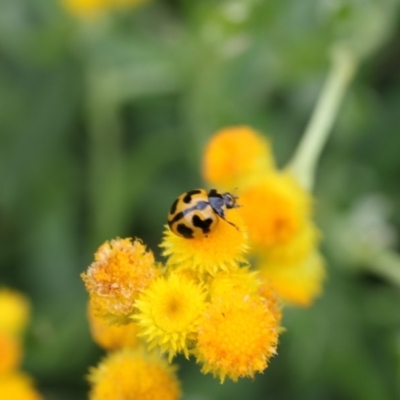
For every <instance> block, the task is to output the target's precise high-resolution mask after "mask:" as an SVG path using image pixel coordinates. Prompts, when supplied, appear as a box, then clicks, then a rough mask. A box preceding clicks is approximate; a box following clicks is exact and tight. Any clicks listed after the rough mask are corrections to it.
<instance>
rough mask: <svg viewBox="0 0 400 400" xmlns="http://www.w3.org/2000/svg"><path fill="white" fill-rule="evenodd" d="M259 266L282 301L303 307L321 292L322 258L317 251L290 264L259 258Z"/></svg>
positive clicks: (322, 279)
mask: <svg viewBox="0 0 400 400" xmlns="http://www.w3.org/2000/svg"><path fill="white" fill-rule="evenodd" d="M259 268H260V270H261V275H262V277H263V278H265V279H266V280H269V281H270V282H271V283H272V285H273V286H274V288H275V290H276V291H277V292H278V293H279V296H280V297H281V298H282V299H283V300H284V301H286V302H288V303H292V304H295V305H299V306H303V307H307V306H310V305H311V304H312V302H313V301H314V299H315V298H316V297H317V296H318V295H319V294H320V293H321V290H322V283H323V281H324V279H325V269H324V260H323V258H322V256H321V255H320V253H318V252H317V251H315V252H312V253H311V254H310V255H309V256H307V257H305V258H304V259H303V260H300V261H299V262H297V263H295V264H291V265H284V266H282V265H281V264H279V263H277V264H272V263H271V262H270V261H268V262H266V263H265V264H263V261H262V260H261V261H260V264H259Z"/></svg>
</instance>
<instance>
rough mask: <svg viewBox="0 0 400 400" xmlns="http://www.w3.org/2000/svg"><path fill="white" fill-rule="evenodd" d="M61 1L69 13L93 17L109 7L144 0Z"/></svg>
mask: <svg viewBox="0 0 400 400" xmlns="http://www.w3.org/2000/svg"><path fill="white" fill-rule="evenodd" d="M62 2H63V5H64V7H65V9H66V10H67V11H68V12H69V13H70V14H72V15H74V16H77V17H86V18H93V17H96V16H98V15H99V14H102V13H104V12H107V11H109V10H111V9H117V8H128V7H135V6H137V5H139V4H142V3H144V2H146V0H62Z"/></svg>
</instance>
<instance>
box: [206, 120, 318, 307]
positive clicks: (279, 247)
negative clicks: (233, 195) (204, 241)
mask: <svg viewBox="0 0 400 400" xmlns="http://www.w3.org/2000/svg"><path fill="white" fill-rule="evenodd" d="M203 176H204V179H205V180H206V181H207V182H208V183H209V184H210V185H215V186H217V187H218V188H220V189H224V190H231V189H232V188H237V195H238V196H239V200H240V204H241V206H242V207H241V209H240V211H241V215H242V217H243V218H244V221H245V223H246V225H247V228H248V231H249V236H250V246H251V257H252V258H253V263H252V264H253V266H254V267H255V268H256V269H257V270H259V271H260V272H261V275H262V277H263V278H264V279H266V280H268V281H269V282H271V284H272V285H273V287H274V288H275V290H276V291H277V292H278V294H279V296H280V298H281V299H283V300H284V301H285V302H288V303H291V304H294V305H299V306H309V305H310V304H311V303H312V302H313V300H314V299H315V297H316V296H317V295H318V294H319V293H320V291H321V287H322V283H323V280H324V277H325V272H324V262H323V258H322V256H321V255H320V253H319V252H318V245H319V240H320V233H319V231H318V229H317V228H316V226H315V224H314V221H313V219H312V217H313V215H312V213H313V204H312V199H311V196H310V194H309V193H308V192H307V191H306V190H304V189H303V188H302V187H301V186H300V184H299V183H298V181H297V179H296V176H295V175H293V174H292V173H291V172H290V170H289V169H284V170H278V169H277V168H276V166H275V160H274V158H273V154H272V151H271V145H270V143H269V142H268V141H267V139H266V138H265V137H264V136H262V135H261V134H260V133H258V132H256V131H255V130H253V129H251V128H249V127H247V126H239V127H232V128H226V129H223V130H221V131H219V132H217V133H216V134H215V135H214V136H213V137H212V138H211V140H210V142H209V143H208V145H207V147H206V150H205V152H204V159H203Z"/></svg>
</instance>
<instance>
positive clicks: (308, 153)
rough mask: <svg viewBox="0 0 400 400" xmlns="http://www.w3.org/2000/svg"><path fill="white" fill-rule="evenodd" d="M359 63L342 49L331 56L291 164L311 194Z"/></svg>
mask: <svg viewBox="0 0 400 400" xmlns="http://www.w3.org/2000/svg"><path fill="white" fill-rule="evenodd" d="M355 67H356V60H355V58H354V56H353V55H352V54H351V53H350V52H349V51H348V50H345V49H343V48H336V49H335V50H334V51H333V54H332V67H331V71H330V73H329V75H328V77H327V79H326V82H325V85H324V87H323V89H322V92H321V94H320V97H319V99H318V102H317V105H316V107H315V109H314V112H313V114H312V116H311V119H310V121H309V123H308V125H307V127H306V130H305V132H304V134H303V137H302V139H301V142H300V144H299V146H298V148H297V150H296V152H295V154H294V156H293V158H292V160H291V162H290V163H289V168H290V169H291V170H292V172H293V173H294V174H295V175H296V176H297V177H298V179H299V181H300V183H301V184H302V185H303V186H304V187H305V188H306V189H307V190H312V188H313V185H314V177H315V169H316V165H317V163H318V159H319V157H320V154H321V152H322V149H323V147H324V145H325V143H326V141H327V139H328V137H329V134H330V132H331V128H332V125H333V123H334V120H335V118H336V115H337V113H338V110H339V106H340V104H341V102H342V99H343V97H344V94H345V92H346V89H347V87H348V85H349V83H350V81H351V79H352V77H353V75H354V72H355Z"/></svg>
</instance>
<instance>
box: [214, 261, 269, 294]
mask: <svg viewBox="0 0 400 400" xmlns="http://www.w3.org/2000/svg"><path fill="white" fill-rule="evenodd" d="M258 275H259V273H258V272H254V271H253V272H251V271H250V269H249V267H241V268H239V267H238V268H237V269H235V270H232V271H229V272H220V273H218V274H217V275H215V276H214V277H213V278H212V279H211V280H210V282H209V293H210V297H211V298H214V297H220V296H224V295H225V293H233V292H234V293H236V294H239V293H240V294H242V295H259V289H260V287H261V281H260V280H259V279H258Z"/></svg>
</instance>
